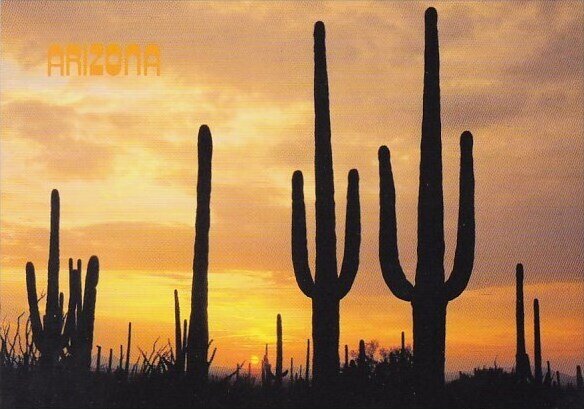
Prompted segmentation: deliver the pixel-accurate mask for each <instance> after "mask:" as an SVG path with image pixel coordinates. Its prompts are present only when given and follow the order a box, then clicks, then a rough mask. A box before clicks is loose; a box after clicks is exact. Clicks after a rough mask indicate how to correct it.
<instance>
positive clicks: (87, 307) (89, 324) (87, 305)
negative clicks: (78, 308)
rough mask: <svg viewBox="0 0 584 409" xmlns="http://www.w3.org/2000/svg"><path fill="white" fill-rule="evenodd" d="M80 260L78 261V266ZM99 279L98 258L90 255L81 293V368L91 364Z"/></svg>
mask: <svg viewBox="0 0 584 409" xmlns="http://www.w3.org/2000/svg"><path fill="white" fill-rule="evenodd" d="M80 265H81V262H79V268H81V267H80ZM98 281H99V259H98V258H97V257H96V256H91V257H90V259H89V262H88V263H87V273H86V275H85V290H84V293H83V309H82V313H81V318H80V319H79V328H78V332H79V340H80V363H81V365H82V367H83V368H89V367H90V365H91V351H92V350H93V332H94V328H95V304H96V301H97V284H98Z"/></svg>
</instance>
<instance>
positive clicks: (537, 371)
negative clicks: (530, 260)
mask: <svg viewBox="0 0 584 409" xmlns="http://www.w3.org/2000/svg"><path fill="white" fill-rule="evenodd" d="M533 360H534V365H535V367H534V375H535V383H536V384H538V385H541V384H542V382H543V370H542V367H541V330H540V326H539V300H538V299H537V298H536V299H535V300H533Z"/></svg>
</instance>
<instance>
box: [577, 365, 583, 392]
mask: <svg viewBox="0 0 584 409" xmlns="http://www.w3.org/2000/svg"><path fill="white" fill-rule="evenodd" d="M576 387H577V388H578V389H580V390H582V389H584V380H583V379H582V368H581V367H580V365H576Z"/></svg>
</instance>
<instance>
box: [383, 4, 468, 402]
mask: <svg viewBox="0 0 584 409" xmlns="http://www.w3.org/2000/svg"><path fill="white" fill-rule="evenodd" d="M437 21H438V16H437V13H436V10H435V9H434V8H429V9H427V10H426V15H425V26H426V29H425V31H426V33H425V42H426V48H425V53H424V102H423V105H424V108H423V120H422V142H421V162H420V187H419V198H418V264H417V268H416V281H415V285H412V284H411V283H410V282H409V281H408V280H407V278H406V276H405V274H404V271H403V269H402V267H401V265H400V261H399V255H398V248H397V223H396V214H395V186H394V181H393V174H392V170H391V161H390V152H389V149H388V148H387V147H386V146H382V147H381V148H379V176H380V227H379V259H380V262H381V270H382V272H383V278H384V279H385V282H386V283H387V285H388V287H389V289H390V290H391V292H392V293H393V294H394V295H395V296H396V297H398V298H400V299H402V300H404V301H409V302H411V303H412V309H413V321H414V365H415V370H416V379H417V382H418V385H417V389H418V396H420V399H421V400H424V399H425V397H432V396H434V395H435V392H437V391H439V390H440V389H441V388H442V387H443V385H444V360H445V337H446V306H447V304H448V302H449V301H451V300H453V299H455V298H456V297H458V296H459V295H460V294H461V293H462V292H463V291H464V289H465V288H466V286H467V284H468V280H469V278H470V275H471V272H472V267H473V261H474V247H475V220H474V173H473V157H472V144H473V138H472V135H471V133H470V132H468V131H467V132H464V133H463V134H462V136H461V138H460V148H461V159H460V197H459V211H458V237H457V242H456V253H455V258H454V268H453V270H452V273H451V274H450V277H449V278H448V280H446V282H445V277H444V203H443V201H444V199H443V191H442V142H441V124H440V86H439V57H438V29H437Z"/></svg>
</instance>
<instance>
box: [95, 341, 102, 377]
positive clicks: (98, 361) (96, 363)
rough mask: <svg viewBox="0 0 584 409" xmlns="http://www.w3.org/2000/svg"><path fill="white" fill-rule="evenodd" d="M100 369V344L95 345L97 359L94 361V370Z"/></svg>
mask: <svg viewBox="0 0 584 409" xmlns="http://www.w3.org/2000/svg"><path fill="white" fill-rule="evenodd" d="M100 370H101V346H99V345H97V360H96V362H95V372H99V371H100Z"/></svg>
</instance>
